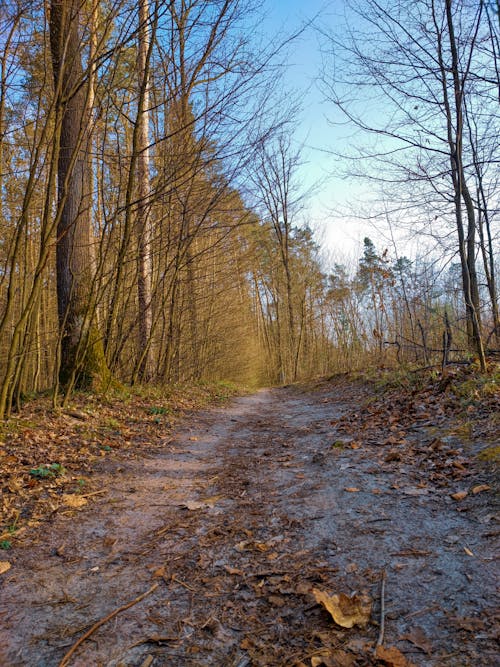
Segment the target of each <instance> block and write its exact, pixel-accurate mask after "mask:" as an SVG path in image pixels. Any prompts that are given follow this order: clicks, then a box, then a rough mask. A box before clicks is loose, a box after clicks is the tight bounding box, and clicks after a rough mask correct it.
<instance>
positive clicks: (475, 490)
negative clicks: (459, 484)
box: [472, 484, 491, 495]
mask: <svg viewBox="0 0 500 667" xmlns="http://www.w3.org/2000/svg"><path fill="white" fill-rule="evenodd" d="M490 489H491V486H489V484H479V485H478V486H475V487H474V488H473V489H472V493H473V494H474V495H476V494H477V493H481V492H482V491H489V490H490Z"/></svg>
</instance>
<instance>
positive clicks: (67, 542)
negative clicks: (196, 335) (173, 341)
mask: <svg viewBox="0 0 500 667" xmlns="http://www.w3.org/2000/svg"><path fill="white" fill-rule="evenodd" d="M355 400H356V394H355V393H353V394H352V396H350V397H349V395H344V396H341V395H340V393H339V390H338V388H336V387H335V386H334V385H325V386H323V387H322V388H321V389H316V390H314V391H305V390H298V389H294V388H285V389H275V390H266V391H261V392H260V393H258V394H256V395H253V396H248V397H243V398H238V399H236V400H234V401H233V402H232V403H231V405H230V407H228V408H224V409H215V410H212V411H207V412H204V413H199V414H195V415H193V416H191V417H190V418H189V419H188V420H187V421H186V423H185V425H184V427H183V428H181V429H180V430H179V431H178V432H177V433H176V435H175V437H174V438H173V439H171V438H170V439H169V440H167V441H165V442H164V443H163V446H162V447H160V448H155V449H154V451H148V450H147V447H145V446H144V444H143V445H142V448H141V449H138V448H137V449H133V448H132V449H130V450H128V451H127V452H124V453H122V454H120V455H117V456H116V457H114V458H113V459H109V460H106V461H103V463H102V465H101V469H100V470H99V471H98V475H99V477H100V488H101V489H102V491H103V493H102V494H97V495H95V496H93V497H92V501H91V504H89V505H87V506H86V507H85V508H82V509H81V510H70V511H68V512H67V513H66V514H64V515H58V516H55V517H54V518H53V519H52V520H51V521H49V522H47V523H46V524H45V526H44V528H43V532H41V531H40V530H39V531H38V533H37V534H36V535H33V536H31V538H30V539H29V540H25V541H24V544H23V545H22V546H21V547H19V548H18V549H16V551H15V554H13V557H12V558H11V559H10V560H11V562H12V568H11V569H10V570H9V571H8V572H7V573H5V574H4V575H2V577H1V579H0V585H1V597H0V665H2V666H5V667H17V666H30V667H35V666H36V667H52V666H55V665H59V664H64V665H71V666H72V667H89V666H94V665H96V666H97V665H103V666H104V665H105V666H109V667H111V666H113V667H118V666H125V665H126V666H132V665H134V666H143V665H144V666H145V667H149V666H150V665H152V666H153V667H159V666H166V665H168V666H172V665H174V666H176V665H179V666H183V665H186V666H192V665H200V666H202V665H217V666H226V665H227V666H232V667H247V666H250V665H259V666H273V665H322V664H324V665H326V666H329V665H339V666H340V667H345V666H347V667H349V666H361V665H372V664H373V665H384V664H385V665H389V667H390V665H394V666H395V667H402V666H403V667H404V665H405V664H406V665H409V664H413V665H419V666H436V667H438V666H439V667H441V666H442V667H466V666H469V665H470V666H472V665H474V666H475V667H477V666H493V665H496V664H498V662H497V655H498V653H497V650H498V646H497V644H496V643H495V603H496V602H497V601H498V598H495V591H496V588H495V587H496V581H495V574H496V572H495V561H494V559H493V557H494V549H495V546H496V544H498V541H497V532H498V531H497V530H496V529H497V524H496V523H495V521H496V518H495V514H494V510H493V509H492V498H493V494H492V492H491V491H490V490H486V491H483V492H478V493H476V494H474V493H469V494H468V495H467V497H465V498H464V499H463V500H462V501H456V500H454V499H453V498H451V494H452V493H453V492H456V491H460V490H461V489H462V488H471V487H474V488H478V486H479V487H480V486H481V485H490V486H491V485H492V480H491V479H490V473H488V471H487V470H483V469H478V470H473V471H472V472H473V477H471V478H468V479H467V480H465V479H464V480H462V481H461V482H460V483H459V482H458V481H457V482H454V481H452V482H451V484H450V481H449V480H448V481H443V480H445V477H446V476H445V475H441V476H439V475H436V474H433V473H436V469H437V467H439V466H437V464H436V460H437V459H436V456H434V453H435V450H436V448H437V449H438V450H439V449H441V451H440V452H438V454H439V456H440V457H441V459H443V458H446V457H447V458H448V459H450V457H451V459H452V463H453V461H459V464H456V467H457V466H458V467H459V465H462V467H464V466H463V463H460V460H462V462H463V459H460V456H461V455H462V454H463V453H464V451H465V449H466V447H467V445H466V444H463V443H460V442H459V441H458V440H457V439H456V438H455V439H453V438H444V437H443V438H442V439H441V440H439V439H437V437H436V429H435V427H434V426H433V425H432V424H429V423H427V424H424V425H422V424H419V423H416V424H415V425H414V427H413V428H409V429H408V430H407V433H406V434H405V438H404V441H403V439H400V440H401V442H399V444H398V443H397V442H396V441H394V442H391V441H384V440H383V439H382V438H381V440H380V441H377V440H376V438H374V437H373V434H372V436H371V438H370V440H369V441H363V439H359V440H357V439H356V438H354V439H353V438H345V437H344V436H343V435H339V432H338V431H337V430H336V420H337V419H338V418H339V417H340V416H341V415H345V414H349V413H352V414H354V415H355V410H356V409H357V407H356V405H355V404H354V401H355ZM332 422H333V423H332ZM395 442H396V444H395ZM436 443H438V445H436ZM464 448H465V449H464ZM407 451H411V456H410V455H409V454H408V455H406V452H407ZM457 457H458V458H457ZM470 472H471V471H470V469H468V474H469V473H470ZM384 573H385V590H384V592H383V594H382V592H381V580H382V577H383V574H384ZM313 588H316V589H318V590H322V591H326V592H328V593H332V594H333V593H339V592H344V593H347V594H351V593H353V592H354V591H356V592H358V593H363V594H366V595H369V596H370V597H371V598H372V600H373V607H372V613H371V620H370V622H369V623H368V624H367V625H366V626H365V627H357V626H356V627H354V628H352V629H347V628H342V627H340V626H338V625H337V624H336V623H334V621H333V620H332V618H331V616H330V615H329V614H328V612H327V611H326V610H325V609H324V608H323V607H322V606H320V605H318V604H317V603H316V601H315V599H314V597H313V595H312V593H311V591H312V589H313ZM152 589H153V590H152ZM144 593H147V595H146V596H145V597H144V598H142V599H140V600H137V598H138V597H140V596H141V595H142V594H144ZM128 603H134V604H132V605H131V606H130V607H129V608H128V609H123V610H121V611H119V612H118V613H116V614H115V615H112V614H113V612H116V611H118V610H119V609H120V608H121V607H122V606H126V605H127V604H128ZM382 603H383V607H384V610H383V613H381V605H382ZM108 616H110V618H109V619H108V620H105V619H106V618H107V617H108ZM382 617H383V619H384V624H385V629H384V636H383V638H382V637H381V633H380V620H381V618H382ZM99 621H103V623H102V625H101V626H100V627H98V628H97V629H95V630H94V631H93V632H92V633H91V634H90V636H89V637H88V638H87V639H86V640H85V641H83V642H82V643H81V645H79V646H78V647H77V648H76V650H75V651H74V652H73V653H72V654H71V656H70V657H69V659H67V660H63V659H64V656H65V655H66V654H67V652H68V651H70V650H71V648H72V647H73V646H74V645H75V643H76V642H77V641H78V639H79V638H81V637H82V636H83V635H85V633H86V632H87V631H89V629H91V628H92V626H94V624H96V623H97V622H99ZM377 639H379V640H382V643H383V645H384V646H386V647H397V649H398V651H397V652H394V654H393V657H392V658H391V657H386V659H385V662H384V661H383V660H382V659H376V658H375V657H374V656H373V648H374V646H375V643H376V642H377ZM401 654H404V658H403V657H402V655H401ZM399 655H401V657H399Z"/></svg>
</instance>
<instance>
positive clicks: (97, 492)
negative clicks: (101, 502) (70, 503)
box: [79, 489, 108, 498]
mask: <svg viewBox="0 0 500 667" xmlns="http://www.w3.org/2000/svg"><path fill="white" fill-rule="evenodd" d="M107 492H108V490H107V489H101V490H100V491H92V493H82V494H79V495H80V497H81V498H91V497H92V496H99V495H100V494H101V493H107Z"/></svg>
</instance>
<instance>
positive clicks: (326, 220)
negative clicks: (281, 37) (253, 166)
mask: <svg viewBox="0 0 500 667" xmlns="http://www.w3.org/2000/svg"><path fill="white" fill-rule="evenodd" d="M343 9H344V3H343V2H342V1H341V0H331V1H330V2H328V1H327V0H326V1H325V0H309V2H304V1H303V0H288V1H287V0H265V4H264V11H265V12H266V15H267V20H266V21H265V22H264V29H265V30H267V31H268V32H269V34H274V33H276V32H282V33H293V32H295V31H296V30H297V29H298V28H299V27H300V26H301V25H304V24H305V23H307V22H308V21H310V20H311V19H313V18H315V17H316V22H317V23H318V24H319V25H321V26H322V27H325V28H327V27H330V26H332V25H333V24H334V22H336V21H338V20H339V14H340V15H342V14H343ZM336 17H337V18H336ZM321 66H322V56H321V53H320V47H319V42H318V36H317V33H316V32H315V30H314V29H313V28H312V27H310V28H307V29H306V30H305V31H304V33H303V34H302V35H301V36H300V38H298V40H297V42H296V44H295V45H294V46H293V48H292V50H291V60H290V63H289V68H288V72H287V75H286V86H287V87H289V88H290V89H295V90H299V91H301V92H302V91H304V92H305V95H304V101H303V105H302V106H303V113H302V116H301V122H300V126H299V130H298V135H297V137H296V139H297V142H298V143H302V142H304V144H305V146H304V158H305V164H304V166H303V167H302V173H301V176H302V179H303V182H304V185H305V187H306V188H307V187H309V186H312V185H313V184H314V183H315V182H321V185H320V186H319V187H318V189H317V192H316V194H315V195H314V196H313V197H312V198H311V200H310V203H309V205H308V207H307V210H306V211H305V219H306V221H307V222H309V223H310V224H311V225H312V226H313V228H314V229H317V235H318V238H320V239H321V240H322V242H323V244H324V246H325V249H326V250H327V251H331V252H333V253H334V254H338V255H340V256H342V255H347V256H348V257H351V256H354V257H358V256H359V255H360V254H361V252H362V245H363V238H364V237H365V236H367V235H368V236H370V237H372V238H375V237H376V236H377V234H376V232H375V230H374V229H373V228H372V227H371V226H369V225H367V224H362V223H360V222H359V221H358V220H355V219H353V218H352V217H350V216H345V215H340V214H339V211H340V210H341V209H342V208H343V207H344V205H345V203H346V202H350V201H352V200H356V201H358V200H362V199H363V198H366V197H368V196H369V192H368V191H367V190H366V187H363V186H361V185H359V184H355V183H353V182H352V180H351V181H349V180H344V179H341V178H339V177H334V176H332V175H331V174H332V173H333V172H334V171H335V169H336V168H337V167H338V166H339V165H338V161H337V160H336V159H335V158H334V156H333V155H331V154H328V150H329V149H335V148H337V149H339V148H341V147H342V145H343V144H345V142H346V141H348V136H349V133H350V132H352V129H349V128H348V127H345V126H344V127H340V126H338V125H337V126H336V125H332V123H330V122H329V121H331V120H334V121H335V120H337V121H338V120H340V119H339V117H338V116H337V117H336V112H335V109H334V107H333V105H332V104H330V103H328V102H325V101H324V99H323V95H322V93H321V91H320V87H319V83H318V77H319V75H320V72H321ZM340 259H342V257H340Z"/></svg>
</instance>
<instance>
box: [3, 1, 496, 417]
mask: <svg viewBox="0 0 500 667" xmlns="http://www.w3.org/2000/svg"><path fill="white" fill-rule="evenodd" d="M255 7H256V6H254V3H247V2H244V1H243V0H232V1H229V0H216V1H214V2H209V3H208V2H205V1H203V0H182V1H179V2H177V1H176V2H170V3H166V2H152V1H151V0H149V1H148V0H141V1H140V2H139V3H130V2H128V1H126V0H123V1H122V0H120V1H115V2H96V1H94V2H92V1H90V0H89V1H86V2H83V1H82V0H71V1H70V0H65V1H62V0H53V1H52V2H37V1H35V0H30V1H27V0H16V1H11V0H9V1H7V2H4V3H2V7H1V9H0V22H1V35H2V36H1V41H0V49H1V59H0V63H1V69H0V77H1V78H0V81H1V88H0V170H1V171H0V196H1V198H2V203H1V207H0V211H1V213H0V215H1V219H0V226H1V230H2V238H1V248H0V336H1V338H0V340H1V351H0V416H1V417H6V416H8V415H9V414H11V413H12V410H13V409H15V410H19V409H20V408H21V406H22V404H23V402H24V401H25V400H26V399H27V398H29V397H33V396H35V395H37V394H39V393H40V392H52V395H53V401H54V403H55V404H57V403H58V402H59V401H62V402H64V401H66V400H68V397H69V396H70V395H71V392H72V391H73V390H74V389H75V388H92V387H93V388H96V389H99V390H103V391H106V389H107V388H109V387H112V386H113V385H114V384H116V383H123V384H125V385H137V384H141V383H152V384H156V385H159V386H162V385H169V384H172V383H179V382H188V383H189V382H195V383H196V382H200V381H201V382H203V381H219V380H222V381H233V382H236V383H242V384H246V385H247V386H266V385H270V384H286V383H289V382H294V381H297V380H303V379H307V378H311V377H314V376H318V375H325V374H327V373H335V372H340V371H351V370H356V369H359V368H364V367H366V366H369V365H375V366H376V365H382V366H383V365H388V366H391V365H398V364H401V365H410V366H411V365H413V366H415V365H416V366H419V365H420V366H431V365H433V364H437V365H439V364H446V363H447V361H448V360H449V359H455V360H459V361H467V360H471V359H475V360H477V363H478V365H479V367H480V368H481V369H483V370H484V369H485V367H486V355H487V353H488V350H490V349H491V350H495V349H496V350H498V348H499V336H500V330H499V314H498V294H497V281H496V273H497V269H498V214H499V210H498V209H499V198H498V197H499V195H498V193H499V188H498V173H499V172H498V159H499V137H500V132H499V123H498V117H499V116H498V101H499V100H498V87H499V78H498V77H499V75H498V72H499V60H498V58H499V18H498V7H497V6H495V3H488V2H486V1H484V0H481V2H479V3H477V2H465V1H464V2H458V3H455V2H451V0H450V1H441V0H440V1H438V0H422V1H419V2H417V3H406V2H402V3H400V2H397V3H392V4H391V3H385V4H384V5H383V4H379V3H369V8H368V7H367V6H366V5H365V4H364V3H360V4H358V5H356V3H354V5H353V6H352V7H351V11H352V12H354V13H353V16H357V22H356V23H355V30H354V29H353V31H352V32H351V34H350V35H347V34H345V36H344V38H342V37H339V35H338V34H336V33H335V31H334V30H330V26H328V25H327V24H325V23H324V22H323V23H322V22H321V17H320V18H318V21H317V23H318V24H317V25H315V24H308V25H306V26H305V27H303V28H301V30H306V29H307V30H316V32H317V35H318V39H320V41H321V44H322V49H323V50H324V51H325V53H326V56H325V64H324V67H323V71H322V73H321V77H320V85H321V89H322V91H323V93H324V95H325V99H326V100H328V101H329V102H330V103H331V108H332V113H333V110H335V111H336V112H337V113H341V114H343V115H344V116H345V117H346V119H347V120H348V121H349V122H350V123H352V124H353V126H354V127H356V128H357V129H358V130H359V131H360V132H361V133H362V136H363V142H362V144H361V145H357V144H356V142H354V141H353V143H352V146H351V149H352V150H351V151H350V154H349V155H344V156H343V158H344V160H343V163H342V164H343V165H344V167H343V168H345V169H346V170H347V174H350V175H351V177H352V178H358V177H361V178H365V179H369V180H371V181H376V182H377V183H378V188H379V192H380V197H379V201H378V203H377V204H374V205H373V208H372V210H371V211H370V212H369V215H370V217H371V218H372V219H373V220H375V221H377V220H380V219H381V218H384V219H385V222H386V223H388V224H389V228H390V230H391V233H392V235H393V236H392V238H393V242H392V244H391V243H388V244H387V245H386V246H384V245H379V246H378V247H377V246H376V244H375V243H374V242H373V241H372V240H371V239H370V238H369V237H368V236H367V237H366V238H365V240H364V247H363V249H362V251H361V252H360V255H361V256H360V257H358V259H357V260H353V259H352V258H351V259H349V260H347V259H344V257H343V256H342V248H341V247H340V248H338V251H339V252H338V254H336V256H335V257H336V258H335V261H331V260H330V259H329V258H328V256H327V255H326V254H325V253H324V251H323V249H322V248H321V246H320V243H319V242H318V240H317V239H316V237H315V234H314V232H313V230H311V228H310V227H309V226H308V225H307V224H306V223H305V222H304V218H303V217H302V216H301V212H302V210H303V208H304V206H305V205H306V204H305V201H306V199H307V197H308V196H314V195H308V193H306V192H304V188H303V186H302V183H301V171H300V169H301V148H300V146H299V145H298V144H297V142H296V141H295V140H294V130H295V128H296V118H297V113H298V111H297V108H296V107H297V104H299V103H298V102H296V100H295V98H293V96H291V95H290V94H289V93H287V91H286V90H284V89H283V81H282V76H281V73H282V71H283V69H284V68H285V66H286V63H284V56H285V55H286V53H287V49H289V48H290V45H292V46H293V43H294V39H296V38H297V35H294V34H291V35H285V36H284V37H283V38H282V39H281V41H279V40H273V41H272V43H264V40H263V39H261V38H258V37H256V36H255V35H256V33H255V26H256V22H257V21H258V18H259V14H258V11H257V9H256V8H255ZM367 31H370V33H371V34H372V35H374V37H373V40H372V41H368V40H367V39H366V35H367V34H368V33H367ZM299 32H300V31H299ZM257 35H258V33H257ZM332 59H334V60H335V63H334V64H332V63H330V60H332ZM346 90H347V91H348V93H346ZM292 98H293V100H292ZM290 100H292V101H290ZM376 105H378V108H379V109H380V112H379V113H372V114H368V113H367V112H366V109H367V107H370V108H375V109H376V108H377V106H376ZM330 148H331V150H332V152H333V153H334V152H335V146H331V147H330ZM345 165H347V166H345ZM365 214H366V211H365V213H363V212H361V208H360V212H359V215H365ZM332 224H334V222H333V223H332ZM375 224H376V222H375ZM405 226H406V228H410V229H411V230H412V232H411V233H412V235H413V238H414V239H415V238H416V239H417V241H418V239H420V243H421V248H422V251H421V254H420V255H418V254H417V255H416V256H411V257H407V256H406V255H405V252H404V245H405V244H404V241H403V242H399V241H398V237H397V234H396V232H397V230H400V229H404V228H405ZM400 245H403V247H402V248H401V247H400Z"/></svg>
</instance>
